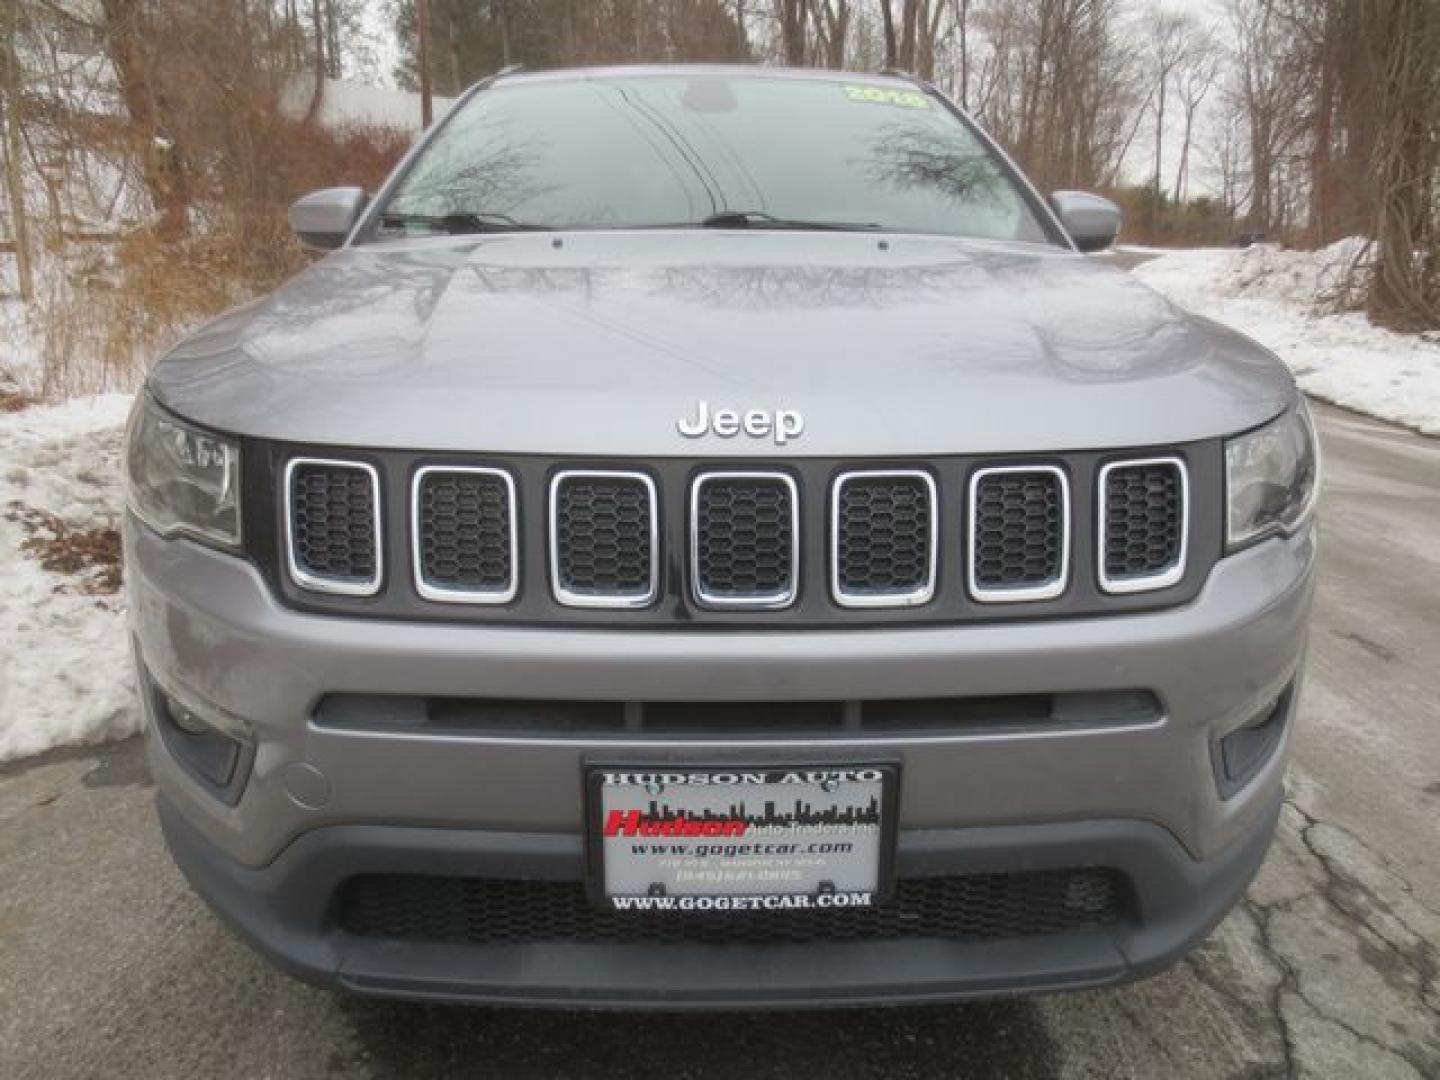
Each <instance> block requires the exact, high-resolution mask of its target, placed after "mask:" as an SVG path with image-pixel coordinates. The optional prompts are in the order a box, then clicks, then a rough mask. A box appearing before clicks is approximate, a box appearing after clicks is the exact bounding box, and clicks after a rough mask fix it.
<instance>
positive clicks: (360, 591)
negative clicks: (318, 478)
mask: <svg viewBox="0 0 1440 1080" xmlns="http://www.w3.org/2000/svg"><path fill="white" fill-rule="evenodd" d="M306 466H315V467H318V468H322V469H352V470H355V471H357V472H362V473H364V474H365V475H366V476H367V477H368V478H369V480H370V509H371V515H370V519H371V520H370V527H371V535H372V540H373V543H374V545H375V573H374V575H373V576H371V577H369V578H345V577H333V576H328V575H325V574H317V573H314V572H312V571H310V570H307V569H306V568H305V567H303V566H301V565H300V560H299V559H298V558H297V557H296V550H297V543H296V534H295V474H296V472H297V471H299V470H300V469H302V468H304V467H306ZM284 506H285V508H284V511H283V517H284V524H285V564H286V569H287V570H288V571H289V573H290V578H291V580H293V581H294V582H295V584H297V585H299V586H300V587H301V588H302V589H309V590H311V591H312V592H321V593H330V594H332V595H335V596H374V595H375V594H376V593H378V592H379V591H380V583H381V582H382V581H383V580H384V579H385V543H384V537H383V530H382V529H381V524H380V521H381V515H382V513H383V509H382V507H381V505H380V474H379V473H378V472H377V471H376V469H375V467H374V466H373V465H370V464H369V463H367V462H364V461H354V460H347V459H344V458H322V457H295V458H291V459H290V460H289V461H288V462H286V464H285V481H284Z"/></svg>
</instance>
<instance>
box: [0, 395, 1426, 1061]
mask: <svg viewBox="0 0 1440 1080" xmlns="http://www.w3.org/2000/svg"><path fill="white" fill-rule="evenodd" d="M1318 416H1319V420H1320V427H1321V433H1322V439H1323V441H1324V444H1325V452H1326V460H1325V488H1326V492H1325V498H1326V501H1325V505H1324V524H1323V540H1322V549H1323V563H1324V565H1323V568H1322V573H1321V581H1320V585H1319V591H1318V595H1317V599H1316V612H1315V622H1314V625H1313V629H1312V637H1311V659H1310V667H1309V672H1308V676H1307V681H1306V685H1305V688H1304V692H1303V697H1302V699H1301V706H1300V724H1299V728H1298V730H1297V732H1296V738H1295V746H1294V757H1293V762H1292V766H1291V771H1290V776H1289V783H1288V798H1287V803H1286V806H1285V811H1284V815H1283V817H1282V822H1281V827H1280V831H1279V835H1278V837H1277V840H1276V843H1275V846H1274V848H1273V849H1272V851H1271V853H1270V857H1269V860H1268V861H1267V863H1266V865H1265V867H1264V868H1263V869H1262V871H1261V873H1260V875H1259V877H1258V878H1257V879H1256V881H1255V883H1254V885H1253V886H1252V888H1251V889H1250V892H1249V895H1248V896H1247V897H1246V899H1245V901H1244V902H1243V903H1242V904H1241V905H1240V906H1239V907H1238V908H1236V910H1235V911H1234V912H1233V913H1232V914H1231V915H1230V917H1229V918H1228V919H1227V920H1226V921H1225V922H1224V923H1222V924H1221V925H1220V927H1218V928H1217V929H1216V931H1215V933H1214V934H1213V935H1212V936H1211V937H1210V939H1209V940H1208V941H1207V942H1206V943H1205V944H1204V945H1203V946H1202V947H1200V948H1199V949H1198V950H1197V951H1196V952H1195V953H1193V954H1192V955H1191V956H1190V957H1188V958H1187V959H1186V960H1185V961H1184V962H1183V963H1182V964H1180V965H1179V966H1178V967H1176V968H1174V969H1173V970H1171V971H1169V972H1167V973H1165V974H1164V975H1161V976H1159V977H1157V978H1155V979H1152V980H1149V981H1148V982H1144V983H1139V984H1136V985H1132V986H1127V987H1122V988H1118V989H1113V990H1103V991H1091V992H1086V993H1079V994H1070V995H1063V996H1056V997H1049V998H1039V999H1030V1000H1021V1001H1006V1002H994V1003H986V1004H977V1005H967V1006H961V1007H953V1008H922V1009H905V1010H868V1011H860V1012H838V1013H837V1012H830V1013H809V1014H803V1013H802V1014H786V1015H780V1016H777V1015H774V1014H770V1015H760V1014H756V1015H748V1014H733V1015H729V1014H727V1015H719V1016H713V1017H706V1018H703V1019H700V1018H697V1017H694V1016H685V1015H678V1016H663V1015H656V1016H650V1015H646V1016H625V1015H609V1014H582V1015H570V1014H555V1013H526V1012H498V1011H493V1010H469V1009H445V1008H422V1007H414V1006H400V1005H379V1004H370V1003H364V1002H358V1001H351V1000H343V999H339V998H336V997H333V996H331V995H330V994H327V993H324V992H321V991H317V990H313V989H311V988H309V987H306V986H302V985H300V984H297V983H294V982H291V981H290V980H288V979H287V978H285V977H284V976H282V975H280V974H278V973H276V972H275V971H273V970H271V969H270V968H269V967H267V966H266V965H265V964H264V963H263V962H262V961H261V960H259V959H257V958H256V957H255V956H254V955H252V954H251V953H250V952H249V951H248V950H247V949H246V948H245V947H244V946H242V945H240V944H239V943H238V942H236V941H235V940H234V939H233V938H232V937H231V936H230V935H229V933H228V932H227V931H226V930H224V929H223V928H222V927H221V926H220V925H219V924H218V923H216V921H215V920H214V919H213V918H212V917H211V916H210V915H209V913H208V912H207V911H206V910H205V908H204V907H203V906H202V905H201V904H200V902H199V901H198V900H196V899H195V898H194V897H193V896H192V895H191V894H190V893H189V891H188V890H187V889H186V887H185V885H184V883H183V882H182V881H181V879H180V876H179V874H178V872H177V871H175V869H174V868H173V867H172V866H171V864H170V862H169V860H168V857H167V856H166V855H165V852H164V850H163V847H162V845H161V842H160V837H159V832H158V829H157V827H156V825H155V822H154V817H153V811H152V808H151V794H152V792H151V790H150V788H149V786H148V779H147V777H146V774H145V766H144V760H143V756H142V754H141V751H140V747H139V744H138V743H137V742H134V741H131V742H128V743H121V744H116V745H113V746H110V747H105V748H101V749H98V750H95V751H83V752H82V751H71V752H63V753H56V754H51V755H47V756H46V757H43V758H40V759H36V760H34V761H31V762H28V763H21V764H19V765H12V766H7V767H3V768H0V1001H3V1002H4V1003H5V1004H4V1008H3V1010H0V1076H4V1077H6V1078H9V1080H18V1078H30V1077H36V1078H38V1077H45V1078H50V1077H92V1076H96V1077H98V1076H105V1077H117V1076H144V1077H147V1078H161V1077H186V1078H188V1077H216V1078H218V1077H232V1076H233V1077H245V1078H253V1077H262V1076H270V1077H357V1078H359V1077H417V1076H496V1077H539V1076H547V1077H549V1076H562V1077H563V1076H568V1077H638V1076H649V1075H662V1074H663V1075H665V1076H666V1077H669V1078H684V1077H720V1076H742V1075H743V1076H746V1077H747V1078H756V1077H771V1076H774V1077H781V1076H813V1075H825V1076H830V1077H837V1078H843V1077H862V1076H863V1077H931V1076H934V1077H940V1076H947V1077H953V1076H961V1075H963V1076H1003V1077H1043V1078H1069V1077H1135V1078H1152V1077H1154V1078H1167V1080H1168V1078H1185V1077H1207V1078H1208V1077H1233V1078H1247V1080H1260V1078H1270V1077H1275V1078H1279V1077H1323V1078H1331V1077H1345V1078H1348V1077H1366V1078H1371V1077H1374V1078H1387V1077H1395V1078H1424V1077H1435V1076H1440V982H1437V979H1440V828H1437V825H1436V819H1437V817H1440V539H1437V538H1440V440H1434V439H1425V438H1422V437H1420V436H1415V435H1411V434H1409V433H1406V432H1403V431H1400V430H1398V429H1395V428H1391V427H1388V426H1386V425H1383V424H1379V423H1375V422H1372V421H1369V420H1365V419H1363V418H1360V417H1356V416H1353V415H1351V414H1347V413H1343V412H1340V411H1338V410H1334V409H1329V408H1320V409H1318Z"/></svg>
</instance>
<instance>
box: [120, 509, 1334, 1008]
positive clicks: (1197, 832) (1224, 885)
mask: <svg viewBox="0 0 1440 1080" xmlns="http://www.w3.org/2000/svg"><path fill="white" fill-rule="evenodd" d="M125 541H126V554H127V579H128V581H129V587H130V590H131V591H130V598H131V612H132V625H133V631H134V636H135V642H136V650H137V658H138V659H139V661H140V663H141V664H142V665H143V668H144V670H145V671H146V672H147V673H148V674H149V675H150V676H152V677H153V678H154V679H155V680H156V682H157V683H158V684H160V685H161V686H163V687H165V688H167V689H170V690H172V691H174V692H176V693H182V694H183V695H184V696H185V697H186V699H187V700H190V701H193V702H195V703H197V705H198V706H200V707H201V708H203V709H205V710H209V711H212V712H214V713H216V714H223V715H225V716H228V717H232V718H236V719H238V720H239V721H240V722H241V723H242V724H244V725H245V726H246V727H247V728H248V729H249V731H250V732H251V733H252V737H253V764H251V765H249V773H248V777H247V779H246V782H245V784H244V786H243V790H242V791H240V792H239V795H238V798H237V799H236V800H235V801H234V803H233V805H230V804H227V803H226V802H224V801H222V800H218V799H216V798H215V797H214V796H213V794H212V793H211V792H210V791H207V790H205V788H204V786H203V785H201V784H199V783H198V782H197V781H196V780H195V779H194V778H193V777H192V776H191V775H190V773H188V772H187V771H186V770H185V769H183V768H182V767H181V766H180V765H179V763H178V762H177V761H176V760H175V759H174V758H173V757H172V756H171V755H170V753H169V752H168V751H167V750H166V748H165V746H164V744H163V742H162V740H160V739H158V738H157V739H152V740H151V764H152V770H153V772H154V775H155V778H156V782H157V785H158V786H159V789H160V793H161V806H162V820H163V821H164V824H165V828H166V835H167V838H168V839H169V841H170V843H171V846H172V850H174V852H175V855H176V858H177V861H179V862H180V864H181V865H182V867H183V868H184V869H185V870H186V872H187V874H188V875H189V876H190V878H191V880H192V881H193V882H194V883H195V886H196V888H197V890H198V891H199V892H200V893H201V894H202V895H204V896H205V897H206V898H207V899H208V900H209V901H210V902H211V904H212V905H213V906H215V907H216V908H217V910H219V911H220V912H221V913H222V914H223V915H225V916H226V917H227V918H228V919H229V920H230V921H231V922H232V923H233V924H234V925H236V926H237V927H239V928H240V929H241V930H242V932H244V933H245V934H246V935H247V936H248V937H250V938H251V939H252V940H253V941H255V942H256V943H257V945H259V947H260V948H261V949H262V951H265V952H267V953H269V954H270V955H272V956H273V957H275V958H276V959H278V960H280V961H281V962H282V963H284V964H286V965H287V966H289V967H290V968H291V969H292V970H295V971H297V973H299V974H302V975H305V976H307V977H310V978H315V979H322V980H329V981H339V982H340V983H342V984H344V985H346V986H349V987H351V988H353V989H356V990H358V991H362V992H370V993H386V994H401V995H405V996H413V997H440V998H464V999H469V1000H497V1001H498V1000H513V1001H525V1002H549V1003H575V1002H581V1001H584V1002H592V1003H600V1004H634V1005H639V1004H656V1005H662V1004H663V1005H687V1004H701V1003H707V1004H776V1005H780V1004H787V1003H801V1002H820V1001H830V1002H871V1001H898V1000H936V999H940V998H954V997H963V996H966V995H970V994H994V993H999V992H1009V991H1019V990H1030V989H1044V988H1054V987H1061V986H1085V985H1095V984H1100V983H1106V982H1113V981H1116V980H1119V979H1123V978H1126V977H1131V976H1135V975H1141V974H1145V973H1147V972H1149V971H1153V970H1156V969H1157V968H1158V967H1161V966H1164V964H1166V963H1168V962H1170V961H1172V960H1173V959H1174V958H1175V957H1176V956H1178V955H1179V954H1180V952H1182V951H1183V950H1184V949H1185V948H1186V947H1188V945H1189V944H1191V943H1192V942H1193V941H1194V940H1195V939H1196V938H1197V937H1198V936H1200V935H1203V933H1205V932H1206V931H1207V930H1208V929H1209V927H1210V926H1211V925H1213V923H1214V922H1215V921H1216V920H1218V919H1219V918H1220V917H1221V916H1222V915H1223V913H1224V911H1225V910H1226V909H1227V908H1228V906H1229V904H1230V903H1232V902H1233V900H1234V898H1235V897H1236V896H1237V895H1238V894H1239V891H1240V890H1241V889H1243V887H1244V884H1245V882H1246V881H1248V880H1249V878H1250V876H1251V875H1252V874H1253V873H1254V871H1255V869H1256V867H1258V865H1259V863H1260V861H1261V859H1262V858H1263V854H1264V850H1265V848H1266V845H1267V844H1268V841H1269V837H1270V835H1271V833H1272V831H1273V828H1274V822H1275V818H1276V813H1277V807H1278V802H1279V792H1280V785H1281V781H1282V777H1283V771H1284V764H1285V758H1286V751H1287V744H1288V730H1289V729H1288V724H1287V727H1286V733H1285V735H1284V736H1283V737H1282V739H1281V741H1280V743H1279V745H1278V747H1277V748H1276V749H1275V751H1274V752H1273V753H1272V754H1271V755H1270V756H1269V758H1268V759H1267V760H1266V761H1265V763H1264V764H1263V766H1261V767H1260V768H1259V769H1258V771H1257V772H1255V774H1254V775H1253V776H1251V777H1250V778H1249V779H1248V780H1247V782H1246V783H1245V784H1244V785H1243V786H1242V787H1240V789H1239V790H1235V791H1226V792H1224V793H1223V794H1222V791H1221V785H1220V784H1219V783H1218V782H1217V776H1216V756H1215V755H1216V747H1217V745H1218V740H1219V739H1220V737H1221V736H1223V735H1225V734H1227V733H1228V732H1231V731H1233V730H1235V729H1237V728H1239V727H1241V726H1243V725H1245V724H1247V723H1249V722H1251V721H1252V720H1253V719H1254V718H1255V717H1256V715H1257V714H1259V713H1261V712H1262V711H1263V710H1265V709H1266V708H1268V707H1269V706H1270V704H1271V703H1273V702H1275V701H1276V700H1277V699H1280V698H1282V697H1283V696H1284V694H1285V691H1286V690H1287V688H1289V687H1292V686H1294V685H1295V684H1296V682H1297V680H1298V678H1299V671H1300V668H1301V664H1302V661H1303V655H1304V649H1305V636H1306V622H1307V617H1308V610H1309V604H1310V596H1311V591H1312V586H1313V570H1314V536H1313V532H1311V531H1309V530H1307V531H1305V532H1303V533H1302V534H1300V535H1298V536H1296V537H1292V538H1287V539H1275V540H1271V541H1268V542H1266V543H1263V544H1260V545H1258V546H1256V547H1255V548H1252V549H1250V550H1248V551H1246V552H1243V553H1241V554H1239V555H1237V556H1234V557H1232V558H1229V559H1226V560H1224V561H1222V562H1221V563H1220V564H1218V565H1217V566H1216V567H1215V569H1214V571H1213V572H1212V574H1211V576H1210V579H1209V581H1208V582H1207V583H1206V585H1205V587H1204V589H1203V590H1202V592H1201V594H1200V595H1199V596H1198V597H1197V598H1196V600H1195V601H1193V602H1192V603H1190V604H1187V605H1184V606H1182V607H1177V608H1173V609H1169V610H1165V611H1159V612H1150V613H1145V614H1138V615H1125V616H1119V615H1114V616H1106V617H1103V618H1089V619H1073V620H1042V619H1037V620H1035V621H1033V622H1025V623H1019V622H1012V623H1007V624H1004V625H967V626H955V627H940V628H935V627H927V628H913V629H912V628H907V629H886V630H875V631H825V632H808V633H773V632H771V633H762V632H756V633H748V632H735V631H725V632H696V631H675V632H654V631H651V632H646V633H624V632H618V631H613V630H603V631H602V630H572V629H563V630H561V629H555V630H542V629H535V628H504V627H496V626H457V625H438V624H425V625H418V624H409V623H397V622H388V621H380V620H359V619H341V618H334V617H328V616H319V615H310V614H303V613H299V612H295V611H293V610H289V609H287V608H284V607H282V606H281V605H280V604H278V603H277V602H276V601H275V599H274V598H273V597H272V595H271V594H270V592H269V591H268V589H267V588H266V586H265V584H264V581H263V579H262V578H261V576H260V574H259V573H258V572H256V570H255V569H254V568H253V567H252V566H250V565H249V564H248V563H245V562H243V561H241V560H238V559H234V558H230V557H227V556H224V555H221V554H218V553H214V552H211V551H208V550H206V549H203V548H200V547H197V546H196V545H194V544H191V543H189V542H186V541H183V540H165V539H162V538H160V537H158V536H156V535H154V534H153V533H151V532H149V531H148V530H146V529H145V528H143V527H142V526H139V525H138V524H137V523H135V522H134V521H127V523H126V528H125ZM1126 690H1146V691H1149V692H1151V693H1153V694H1154V695H1155V697H1156V698H1157V699H1158V701H1159V702H1160V703H1161V706H1162V711H1161V714H1160V715H1159V716H1158V717H1157V718H1155V719H1153V720H1152V721H1149V722H1145V723H1136V724H1129V723H1113V724H1105V725H1100V726H1095V727H1093V728H1092V727H1085V726H1080V727H1074V726H1071V727H1066V728H1064V729H1058V730H1043V729H1035V728H1028V729H1019V730H984V731H979V732H972V733H965V732H940V733H929V734H924V735H894V736H888V737H884V738H878V737H860V736H855V737H845V738H829V737H827V738H825V739H823V740H820V741H816V740H799V739H788V740H787V739H782V740H775V739H767V740H747V739H743V738H722V737H718V736H717V737H706V738H703V739H689V740H685V741H683V742H680V741H676V740H667V739H661V738H648V737H643V736H636V737H629V738H627V737H615V738H606V739H599V738H591V737H582V738H555V737H544V738H534V737H527V736H524V735H504V736H486V737H473V738H457V737H453V736H448V735H446V736H439V735H433V734H423V733H414V732H398V731H376V730H360V729H345V728H335V727H327V726H323V725H320V724H317V723H316V722H315V721H314V710H315V708H316V705H317V703H318V702H319V701H320V700H321V699H322V698H323V697H324V696H325V695H327V694H335V693H349V694H377V695H378V694H400V695H437V696H443V695H453V696H457V697H465V696H483V697H487V698H516V699H525V698H534V697H537V696H540V697H545V698H550V699H576V700H586V699H589V700H610V701H634V700H641V701H682V702H694V701H701V702H704V701H732V702H736V701H738V702H751V701H754V702H786V701H818V700H832V701H833V700H849V699H860V698H869V699H874V698H892V699H898V698H916V697H949V696H976V697H979V696H985V697H989V696H1004V695H1015V694H1043V693H1076V692H1096V693H1102V692H1111V691H1126ZM149 707H150V703H149V702H147V709H148V708H149ZM152 719H153V718H152ZM152 726H153V725H152ZM598 753H603V754H604V755H605V756H607V757H608V758H610V759H612V760H621V759H623V760H633V761H635V762H636V763H637V764H641V763H647V762H649V763H653V762H661V761H677V760H681V761H683V760H695V758H694V757H693V755H696V754H702V755H703V756H704V757H705V758H706V759H708V760H709V761H710V762H711V763H715V762H724V761H726V760H734V759H735V758H737V757H744V758H745V760H747V761H754V760H756V759H757V758H759V759H761V760H768V761H773V762H776V763H787V762H794V761H796V760H798V759H804V760H805V761H806V762H810V763H821V762H823V761H833V762H836V763H844V762H846V761H847V760H849V761H854V760H855V759H857V758H858V757H859V756H861V755H874V754H884V755H885V756H886V757H888V758H894V759H896V760H898V761H899V762H900V763H901V765H902V767H903V774H904V783H903V786H902V789H901V797H900V807H899V815H898V818H899V828H900V837H899V851H898V870H899V873H900V875H901V876H902V877H905V876H907V875H912V876H925V875H943V874H949V873H958V872H964V873H970V872H980V870H981V869H983V868H985V867H993V868H995V869H998V870H1009V869H1030V868H1036V867H1043V866H1056V867H1058V866H1077V865H1106V866H1112V867H1115V868H1116V869H1118V870H1120V871H1121V872H1122V873H1123V874H1124V875H1125V876H1126V878H1127V880H1128V881H1129V882H1130V886H1131V888H1132V890H1133V893H1134V907H1133V912H1132V916H1133V917H1132V918H1131V919H1129V920H1128V921H1127V922H1126V924H1125V925H1124V926H1123V927H1118V928H1111V929H1108V930H1106V931H1103V932H1098V931H1097V932H1092V933H1087V934H1081V935H1065V936H1049V937H1044V938H1037V939H1034V940H1017V941H1006V942H991V943H984V944H981V943H953V942H952V943H938V944H937V943H935V942H916V941H904V942H857V943H849V944H845V945H843V946H842V945H826V946H824V947H823V948H822V947H814V948H812V947H809V946H804V947H801V946H786V947H781V948H772V949H766V950H760V949H753V950H752V949H747V948H728V949H727V950H726V951H725V952H724V953H723V956H720V955H715V954H714V952H713V949H712V950H707V949H704V948H703V947H700V946H696V947H694V948H693V949H692V947H690V946H666V947H665V948H664V949H658V948H655V947H639V946H634V945H627V946H624V947H623V948H620V947H615V946H604V945H583V946H582V945H578V944H570V945H545V946H537V945H533V944H531V945H525V946H513V947H508V948H502V947H499V946H487V947H485V948H460V947H456V946H444V947H441V946H428V945H420V944H411V943H407V944H405V945H397V944H396V943H393V942H384V941H373V940H358V939H354V938H349V937H347V935H345V934H343V933H341V932H339V931H338V930H337V929H336V927H335V926H334V925H333V924H332V921H331V912H330V911H329V907H330V905H331V903H332V900H333V896H334V892H335V889H336V887H337V886H338V884H339V883H340V882H342V881H344V880H345V879H346V878H347V877H349V876H350V875H353V874H358V873H379V872H395V873H402V872H403V873H437V872H438V873H447V874H468V875H478V876H486V875H489V876H501V877H527V876H528V877H539V878H557V879H565V880H575V879H578V878H579V877H580V876H582V874H583V872H584V858H583V855H582V851H581V840H580V833H581V827H582V820H583V807H582V798H581V790H580V787H581V783H580V777H581V768H580V763H581V761H582V760H583V759H584V758H585V757H586V756H588V755H593V754H598ZM695 949H699V950H700V951H699V952H696V951H694V950H695ZM796 949H800V950H801V951H802V952H803V953H804V955H801V954H800V953H797V952H795V951H794V950H796ZM667 950H668V951H667ZM722 960H723V962H722Z"/></svg>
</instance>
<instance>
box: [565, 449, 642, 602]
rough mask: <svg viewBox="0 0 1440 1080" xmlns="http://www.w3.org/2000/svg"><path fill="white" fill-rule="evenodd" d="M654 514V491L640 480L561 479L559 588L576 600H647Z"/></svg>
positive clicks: (582, 477) (585, 477)
mask: <svg viewBox="0 0 1440 1080" xmlns="http://www.w3.org/2000/svg"><path fill="white" fill-rule="evenodd" d="M653 513H654V507H652V506H651V499H650V488H649V486H648V485H647V484H646V483H645V482H644V481H642V480H640V479H638V478H636V477H625V476H571V477H562V478H561V479H560V481H559V483H558V485H557V487H556V492H555V552H556V562H557V564H558V565H557V569H558V571H559V578H560V587H561V588H562V589H565V590H566V591H567V592H570V593H573V594H575V595H577V596H594V597H606V596H611V597H643V596H647V595H649V593H650V590H651V581H652V566H653V560H654V558H655V553H654V552H653V551H652V550H651V532H652V528H653V526H652V522H651V515H652V514H653Z"/></svg>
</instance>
